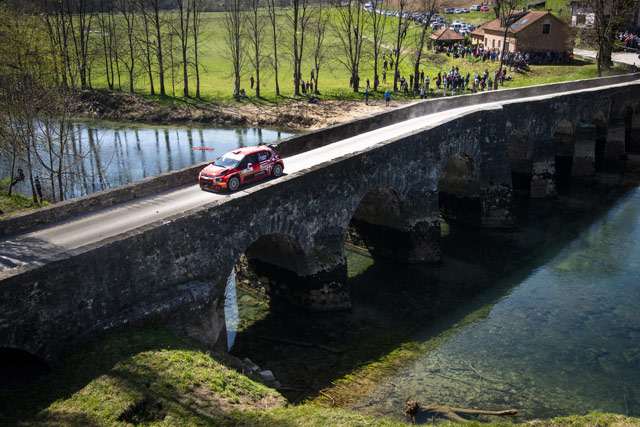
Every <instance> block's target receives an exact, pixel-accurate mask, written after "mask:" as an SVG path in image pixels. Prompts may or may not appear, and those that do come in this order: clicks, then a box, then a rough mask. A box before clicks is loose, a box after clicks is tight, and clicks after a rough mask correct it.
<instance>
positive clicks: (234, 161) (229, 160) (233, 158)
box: [214, 153, 244, 168]
mask: <svg viewBox="0 0 640 427" xmlns="http://www.w3.org/2000/svg"><path fill="white" fill-rule="evenodd" d="M243 157H244V156H243V155H242V154H235V153H227V154H225V155H224V156H222V157H218V160H216V161H215V163H214V165H216V166H220V167H221V168H235V167H236V166H237V165H238V163H240V160H242V158H243Z"/></svg>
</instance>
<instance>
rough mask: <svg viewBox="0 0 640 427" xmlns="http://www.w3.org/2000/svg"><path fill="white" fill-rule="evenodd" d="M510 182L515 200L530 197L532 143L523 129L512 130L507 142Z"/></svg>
mask: <svg viewBox="0 0 640 427" xmlns="http://www.w3.org/2000/svg"><path fill="white" fill-rule="evenodd" d="M507 150H508V151H509V166H510V167H511V182H512V185H513V194H514V196H515V197H516V198H521V199H528V198H529V197H531V174H532V170H533V169H532V168H533V152H534V145H533V141H532V140H531V138H530V137H529V132H528V131H527V130H526V129H524V128H518V129H514V130H513V132H511V135H510V136H509V140H508V142H507Z"/></svg>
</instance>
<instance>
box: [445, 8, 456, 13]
mask: <svg viewBox="0 0 640 427" xmlns="http://www.w3.org/2000/svg"><path fill="white" fill-rule="evenodd" d="M454 10H455V9H454V8H452V7H447V8H445V9H444V13H453V11H454Z"/></svg>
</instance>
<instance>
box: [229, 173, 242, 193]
mask: <svg viewBox="0 0 640 427" xmlns="http://www.w3.org/2000/svg"><path fill="white" fill-rule="evenodd" d="M227 188H228V189H229V191H236V190H237V189H238V188H240V178H238V177H237V176H232V177H231V178H229V181H228V182H227Z"/></svg>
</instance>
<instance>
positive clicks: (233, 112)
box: [74, 90, 413, 131]
mask: <svg viewBox="0 0 640 427" xmlns="http://www.w3.org/2000/svg"><path fill="white" fill-rule="evenodd" d="M363 97H364V95H363ZM174 101H176V102H170V103H159V102H156V101H154V100H151V99H148V98H145V97H142V96H139V95H136V94H130V93H126V92H118V91H107V90H86V91H82V92H80V93H79V96H78V102H77V104H76V107H75V110H74V113H75V114H78V115H81V116H85V117H91V118H95V119H102V120H111V121H132V122H145V123H162V124H180V123H198V124H207V125H216V126H226V127H231V126H244V127H257V128H273V129H288V130H296V131H308V130H315V129H321V128H324V127H327V126H331V125H335V124H338V123H343V122H347V121H349V120H353V119H357V118H360V117H365V116H369V115H371V114H375V113H379V112H381V111H384V110H386V109H388V108H393V107H396V106H399V105H404V104H407V103H409V102H413V101H411V100H406V99H393V100H392V101H391V102H390V105H389V106H386V105H385V102H384V100H383V99H370V100H369V102H368V103H365V101H364V99H363V100H338V99H327V100H320V101H318V102H315V103H312V102H309V101H308V99H306V98H305V99H300V100H292V99H286V98H283V101H282V102H281V103H268V102H255V101H252V100H251V99H248V100H245V101H240V102H236V103H234V104H221V103H214V102H209V103H205V102H201V103H198V102H193V103H187V102H183V101H179V100H174Z"/></svg>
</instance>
